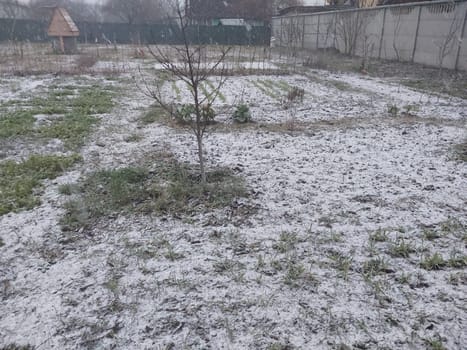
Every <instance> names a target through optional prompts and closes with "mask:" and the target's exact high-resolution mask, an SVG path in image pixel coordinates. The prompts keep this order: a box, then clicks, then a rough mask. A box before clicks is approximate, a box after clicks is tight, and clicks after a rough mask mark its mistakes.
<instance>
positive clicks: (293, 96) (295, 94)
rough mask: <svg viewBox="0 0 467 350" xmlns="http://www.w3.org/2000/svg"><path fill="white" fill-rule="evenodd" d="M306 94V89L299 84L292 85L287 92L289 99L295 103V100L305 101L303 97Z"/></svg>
mask: <svg viewBox="0 0 467 350" xmlns="http://www.w3.org/2000/svg"><path fill="white" fill-rule="evenodd" d="M304 96H305V90H304V89H302V88H300V87H298V86H292V88H291V89H290V91H289V92H288V93H287V101H289V102H291V103H293V102H298V101H300V102H303V98H304Z"/></svg>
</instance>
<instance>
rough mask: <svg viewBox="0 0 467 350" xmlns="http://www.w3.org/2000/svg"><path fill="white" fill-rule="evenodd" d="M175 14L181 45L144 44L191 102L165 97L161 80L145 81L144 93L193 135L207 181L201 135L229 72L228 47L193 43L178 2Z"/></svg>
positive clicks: (162, 71)
mask: <svg viewBox="0 0 467 350" xmlns="http://www.w3.org/2000/svg"><path fill="white" fill-rule="evenodd" d="M174 11H175V13H176V15H177V26H178V28H176V30H177V32H178V33H179V35H180V42H181V45H177V46H175V45H173V46H169V47H160V46H155V47H151V46H149V45H148V46H147V48H148V51H149V53H150V54H151V55H152V57H154V59H155V60H156V61H157V63H158V64H159V65H160V66H161V67H162V69H161V73H162V74H163V75H164V76H165V77H169V79H172V81H175V82H177V81H181V82H183V83H184V84H186V86H187V87H188V90H189V91H190V94H191V102H190V103H188V104H185V105H183V106H176V105H175V104H174V103H173V101H171V100H167V99H166V97H165V96H164V94H163V91H162V89H163V85H164V84H163V82H161V81H158V82H156V83H155V84H152V85H149V84H147V83H145V89H144V90H145V93H146V94H147V95H148V96H150V97H151V98H153V99H154V100H155V102H156V105H157V106H158V107H160V108H162V109H163V110H165V111H166V112H167V113H169V114H170V115H171V116H174V117H175V118H177V120H179V121H181V122H183V125H185V126H186V127H187V128H188V129H189V130H191V131H192V133H193V134H194V136H195V138H196V149H197V154H198V162H199V167H200V175H201V182H202V183H203V184H204V183H206V166H205V163H206V160H205V156H204V147H203V138H204V136H205V134H206V130H207V127H208V125H209V124H211V123H212V122H213V120H214V117H215V112H214V110H213V108H212V105H213V103H214V101H215V100H216V99H217V97H218V96H219V94H220V90H221V88H222V86H223V85H224V84H225V82H226V80H227V76H228V68H227V66H226V64H225V61H226V57H227V54H228V53H229V51H230V47H216V49H215V50H212V51H209V52H208V47H206V46H205V45H202V44H192V43H191V40H190V37H189V33H188V30H189V24H190V22H189V18H187V17H186V15H185V14H184V11H183V9H182V8H181V7H180V5H178V4H177V5H175V9H174ZM211 76H215V77H216V78H215V79H214V80H215V83H214V84H211V91H210V92H209V93H203V87H204V86H203V85H204V84H205V82H207V81H208V79H209V77H211Z"/></svg>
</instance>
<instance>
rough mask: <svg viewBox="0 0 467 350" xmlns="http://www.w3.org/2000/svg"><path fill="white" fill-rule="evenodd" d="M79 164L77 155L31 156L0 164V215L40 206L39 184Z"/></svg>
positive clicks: (79, 158)
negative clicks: (21, 160) (22, 159)
mask: <svg viewBox="0 0 467 350" xmlns="http://www.w3.org/2000/svg"><path fill="white" fill-rule="evenodd" d="M80 160H81V157H80V156H79V155H71V156H40V155H34V156H31V157H30V158H29V159H27V160H26V161H24V162H21V163H16V162H14V161H6V162H3V163H1V164H0V194H1V196H0V215H4V214H7V213H9V212H17V211H20V210H23V209H32V208H34V207H35V206H37V205H39V204H40V198H39V196H38V194H37V189H38V188H40V186H41V181H42V180H45V179H54V178H56V177H57V176H59V175H60V174H62V173H63V172H64V171H65V170H67V169H68V168H70V167H71V166H73V165H74V164H75V163H77V162H78V161H80Z"/></svg>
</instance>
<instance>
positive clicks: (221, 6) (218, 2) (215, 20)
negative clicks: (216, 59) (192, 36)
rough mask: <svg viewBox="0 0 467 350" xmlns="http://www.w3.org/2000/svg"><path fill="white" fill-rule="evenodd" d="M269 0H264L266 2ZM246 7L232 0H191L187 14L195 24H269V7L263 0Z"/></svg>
mask: <svg viewBox="0 0 467 350" xmlns="http://www.w3.org/2000/svg"><path fill="white" fill-rule="evenodd" d="M265 1H266V2H267V1H268V0H263V1H262V2H264V3H266V2H265ZM253 4H255V6H252V7H251V8H244V7H242V6H239V5H238V3H237V2H235V1H232V0H191V1H190V5H189V7H188V11H187V16H188V17H189V18H190V20H191V22H192V23H193V24H201V25H209V26H218V25H231V26H265V25H267V24H268V20H269V18H268V15H267V13H266V12H267V9H266V8H264V7H262V6H261V2H260V1H259V0H258V2H257V3H253Z"/></svg>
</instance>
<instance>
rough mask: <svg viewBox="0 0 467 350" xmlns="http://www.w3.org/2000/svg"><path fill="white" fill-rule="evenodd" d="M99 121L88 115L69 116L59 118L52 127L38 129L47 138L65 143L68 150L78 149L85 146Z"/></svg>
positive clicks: (46, 126)
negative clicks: (87, 137)
mask: <svg viewBox="0 0 467 350" xmlns="http://www.w3.org/2000/svg"><path fill="white" fill-rule="evenodd" d="M98 122H99V119H98V118H97V117H95V116H92V115H87V114H67V115H66V116H64V117H61V118H57V119H56V120H54V122H53V123H52V124H51V125H45V126H43V127H40V128H39V129H38V133H39V134H40V135H41V136H42V137H45V138H52V139H53V138H56V139H60V140H62V141H63V144H64V145H65V147H66V148H67V149H76V148H78V147H80V146H82V145H83V144H84V141H85V138H86V136H87V135H89V134H90V133H91V131H92V129H93V127H94V126H95V125H96V124H97V123H98Z"/></svg>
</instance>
